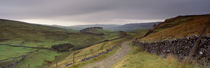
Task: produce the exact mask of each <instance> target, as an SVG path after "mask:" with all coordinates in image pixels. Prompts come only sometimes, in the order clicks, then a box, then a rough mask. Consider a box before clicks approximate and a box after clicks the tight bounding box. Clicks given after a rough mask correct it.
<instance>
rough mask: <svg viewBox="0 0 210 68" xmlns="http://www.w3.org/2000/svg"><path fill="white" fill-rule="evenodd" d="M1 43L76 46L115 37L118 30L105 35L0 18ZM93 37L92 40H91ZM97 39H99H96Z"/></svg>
mask: <svg viewBox="0 0 210 68" xmlns="http://www.w3.org/2000/svg"><path fill="white" fill-rule="evenodd" d="M0 27H1V29H0V31H1V33H0V37H1V38H0V43H4V44H20V43H24V44H23V45H25V46H41V47H49V46H50V45H53V44H59V43H71V44H73V45H75V46H84V45H90V43H91V44H92V43H97V42H99V41H103V40H107V39H108V38H115V37H114V36H117V33H116V32H111V31H109V32H108V31H106V30H100V31H106V32H107V33H106V34H105V35H103V36H96V35H90V34H85V33H80V32H79V31H75V30H72V29H68V30H67V29H62V28H57V27H52V26H46V25H38V24H29V23H25V22H19V21H11V20H4V19H0ZM90 39H92V40H90ZM95 40H97V41H95Z"/></svg>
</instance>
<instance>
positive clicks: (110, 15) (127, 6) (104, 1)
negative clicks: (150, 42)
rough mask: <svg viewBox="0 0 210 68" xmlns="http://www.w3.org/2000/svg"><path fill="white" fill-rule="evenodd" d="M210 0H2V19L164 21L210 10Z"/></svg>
mask: <svg viewBox="0 0 210 68" xmlns="http://www.w3.org/2000/svg"><path fill="white" fill-rule="evenodd" d="M209 3H210V0H0V18H1V19H11V20H19V21H25V22H29V23H38V24H49V25H52V24H56V25H65V26H69V25H85V24H125V23H141V22H155V21H163V20H164V19H166V18H170V17H175V16H178V15H195V14H208V13H210V4H209Z"/></svg>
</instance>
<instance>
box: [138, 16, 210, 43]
mask: <svg viewBox="0 0 210 68" xmlns="http://www.w3.org/2000/svg"><path fill="white" fill-rule="evenodd" d="M187 18H191V19H190V20H187V21H185V22H182V23H180V22H177V20H180V19H176V20H174V21H170V22H169V23H174V22H175V21H176V22H175V23H179V24H178V25H175V26H172V27H168V28H164V29H161V28H157V29H155V31H157V32H154V33H151V34H149V35H148V36H146V37H144V38H142V39H139V40H140V41H146V42H152V41H160V40H164V39H173V38H183V37H186V36H193V35H199V34H200V33H201V31H202V30H203V28H204V26H205V25H206V22H210V15H204V16H193V17H187ZM181 19H183V18H181ZM165 22H167V20H166V21H165ZM163 24H165V23H163ZM163 24H162V25H161V26H162V27H163V26H167V25H163ZM206 34H207V35H210V28H208V29H207V31H206Z"/></svg>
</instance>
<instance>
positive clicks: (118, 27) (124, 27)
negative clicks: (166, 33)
mask: <svg viewBox="0 0 210 68" xmlns="http://www.w3.org/2000/svg"><path fill="white" fill-rule="evenodd" d="M158 23H159V22H150V23H131V24H125V25H115V24H95V25H77V26H56V25H54V26H56V27H60V28H66V29H75V30H81V29H84V28H88V27H103V28H104V29H105V30H112V31H132V30H137V29H148V28H152V27H153V25H154V24H158Z"/></svg>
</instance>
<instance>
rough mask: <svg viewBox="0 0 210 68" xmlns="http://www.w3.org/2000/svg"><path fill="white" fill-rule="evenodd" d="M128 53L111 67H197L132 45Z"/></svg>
mask: <svg viewBox="0 0 210 68" xmlns="http://www.w3.org/2000/svg"><path fill="white" fill-rule="evenodd" d="M132 48H133V49H131V51H130V53H129V55H127V56H126V57H124V58H123V59H122V60H121V61H119V62H118V63H117V64H115V65H114V66H113V67H112V68H198V67H197V66H196V65H191V64H183V63H182V62H179V61H178V60H176V59H175V58H174V57H173V56H168V57H167V58H166V59H165V58H162V57H160V56H157V55H154V54H150V53H148V52H145V51H143V50H142V49H140V48H138V47H135V46H133V47H132Z"/></svg>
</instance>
